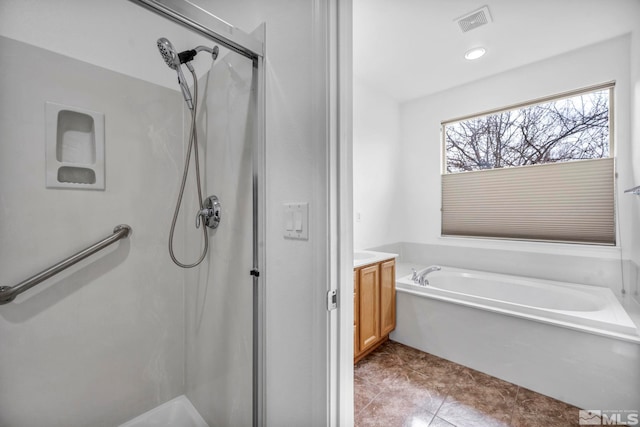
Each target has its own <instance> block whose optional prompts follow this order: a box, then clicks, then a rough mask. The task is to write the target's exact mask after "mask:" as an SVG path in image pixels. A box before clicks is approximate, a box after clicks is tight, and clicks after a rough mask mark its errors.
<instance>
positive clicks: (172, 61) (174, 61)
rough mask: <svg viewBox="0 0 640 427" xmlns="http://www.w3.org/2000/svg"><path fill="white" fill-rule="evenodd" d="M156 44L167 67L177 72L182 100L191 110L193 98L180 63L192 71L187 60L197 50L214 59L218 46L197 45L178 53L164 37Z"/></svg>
mask: <svg viewBox="0 0 640 427" xmlns="http://www.w3.org/2000/svg"><path fill="white" fill-rule="evenodd" d="M157 44H158V50H159V51H160V55H162V59H164V62H165V63H166V64H167V65H168V66H169V68H171V69H172V70H176V72H177V73H178V83H179V84H180V89H181V90H182V96H184V100H185V102H186V103H187V106H188V107H189V109H190V110H193V100H192V99H191V92H190V91H189V86H187V81H186V80H185V78H184V74H182V69H181V68H180V65H181V64H186V65H187V68H188V69H189V71H191V72H193V67H192V66H191V64H189V62H191V61H192V60H193V58H194V57H195V56H196V55H197V54H198V52H202V51H205V52H209V53H210V54H211V56H212V57H213V59H214V60H215V59H216V58H217V57H218V51H219V49H218V46H214V47H213V49H212V48H210V47H206V46H198V47H196V48H195V49H191V50H185V51H184V52H180V53H178V52H177V51H176V49H175V48H174V47H173V45H172V44H171V42H170V41H169V40H167V39H166V38H164V37H160V38H159V39H158V43H157Z"/></svg>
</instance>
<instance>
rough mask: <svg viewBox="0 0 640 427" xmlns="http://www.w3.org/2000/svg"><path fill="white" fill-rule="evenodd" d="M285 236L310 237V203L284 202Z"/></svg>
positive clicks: (306, 238) (294, 237)
mask: <svg viewBox="0 0 640 427" xmlns="http://www.w3.org/2000/svg"><path fill="white" fill-rule="evenodd" d="M284 237H285V238H287V239H299V240H308V239H309V203H307V202H298V203H285V204H284Z"/></svg>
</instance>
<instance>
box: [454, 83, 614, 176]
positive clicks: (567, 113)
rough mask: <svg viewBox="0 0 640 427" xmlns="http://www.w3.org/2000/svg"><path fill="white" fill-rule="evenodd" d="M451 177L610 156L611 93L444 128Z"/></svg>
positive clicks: (568, 99)
mask: <svg viewBox="0 0 640 427" xmlns="http://www.w3.org/2000/svg"><path fill="white" fill-rule="evenodd" d="M444 132H445V144H446V156H447V173H456V172H466V171H476V170H482V169H494V168H506V167H515V166H526V165H536V164H542V163H557V162H567V161H572V160H583V159H599V158H604V157H609V91H608V90H606V89H605V90H600V91H596V92H590V93H586V94H581V95H577V96H572V97H569V98H564V99H557V100H554V101H551V102H547V103H543V104H537V105H531V106H527V107H522V108H519V109H516V110H510V111H504V112H500V113H496V114H491V115H487V116H482V117H477V118H472V119H469V120H464V121H460V122H455V123H448V124H445V126H444Z"/></svg>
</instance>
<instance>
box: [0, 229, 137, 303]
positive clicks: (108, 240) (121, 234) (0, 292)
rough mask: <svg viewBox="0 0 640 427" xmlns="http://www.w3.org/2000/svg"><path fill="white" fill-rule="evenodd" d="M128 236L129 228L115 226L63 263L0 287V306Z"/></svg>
mask: <svg viewBox="0 0 640 427" xmlns="http://www.w3.org/2000/svg"><path fill="white" fill-rule="evenodd" d="M129 234H131V227H130V226H128V225H126V224H120V225H117V226H116V227H115V228H114V229H113V234H112V235H110V236H108V237H105V238H104V239H102V240H100V241H99V242H97V243H94V244H93V245H91V246H89V247H88V248H86V249H83V250H81V251H80V252H78V253H76V254H73V255H71V256H70V257H68V258H67V259H65V260H63V261H60V262H59V263H57V264H55V265H52V266H51V267H49V268H47V269H46V270H43V271H41V272H40V273H38V274H36V275H35V276H31V277H29V278H28V279H26V280H23V281H22V282H20V283H18V284H17V285H15V286H0V305H2V304H7V303H10V302H11V301H13V300H14V299H15V297H17V296H18V295H20V294H21V293H23V292H24V291H26V290H28V289H31V288H32V287H34V286H35V285H37V284H38V283H40V282H43V281H45V280H47V279H48V278H50V277H52V276H55V275H56V274H58V273H60V272H61V271H63V270H66V269H67V268H69V267H71V266H72V265H74V264H75V263H77V262H79V261H82V260H83V259H85V258H87V257H88V256H91V255H93V254H95V253H96V252H99V251H101V250H102V249H104V248H106V247H107V246H109V245H110V244H112V243H115V242H117V241H118V240H120V239H124V238H125V237H129Z"/></svg>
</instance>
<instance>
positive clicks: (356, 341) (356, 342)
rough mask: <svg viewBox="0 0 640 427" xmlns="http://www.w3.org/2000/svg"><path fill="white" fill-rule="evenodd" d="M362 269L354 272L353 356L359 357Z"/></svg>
mask: <svg viewBox="0 0 640 427" xmlns="http://www.w3.org/2000/svg"><path fill="white" fill-rule="evenodd" d="M359 272H360V270H355V271H354V272H353V357H357V356H358V354H359V353H360V345H359V342H360V336H359V334H358V316H359V315H360V314H359V311H358V306H359V305H360V304H359V301H358V274H359Z"/></svg>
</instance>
